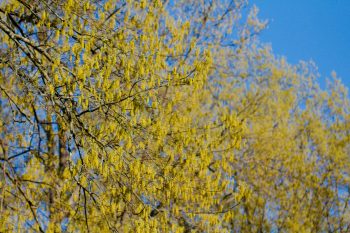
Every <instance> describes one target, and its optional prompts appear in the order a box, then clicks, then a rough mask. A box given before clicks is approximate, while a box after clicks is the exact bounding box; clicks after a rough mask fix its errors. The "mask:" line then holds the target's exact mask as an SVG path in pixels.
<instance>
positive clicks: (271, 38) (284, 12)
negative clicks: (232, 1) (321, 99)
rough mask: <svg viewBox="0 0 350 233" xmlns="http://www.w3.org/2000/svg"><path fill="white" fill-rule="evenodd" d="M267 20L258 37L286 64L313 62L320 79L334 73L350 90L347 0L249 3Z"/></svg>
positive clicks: (349, 0) (254, 0)
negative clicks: (283, 59)
mask: <svg viewBox="0 0 350 233" xmlns="http://www.w3.org/2000/svg"><path fill="white" fill-rule="evenodd" d="M250 3H252V4H255V5H256V6H257V7H258V8H259V9H260V12H259V16H260V18H262V19H268V20H269V26H268V29H266V30H265V31H264V32H262V34H261V35H260V39H261V41H263V42H269V43H271V45H272V48H273V51H274V53H275V54H277V55H283V56H285V57H286V58H287V60H288V61H289V62H290V63H297V62H298V61H299V60H306V61H308V60H313V61H315V63H316V64H317V66H318V68H319V72H320V74H321V75H322V78H321V80H320V83H321V86H323V87H324V83H325V82H324V78H325V77H329V76H330V73H331V71H332V70H334V71H336V73H337V75H338V77H340V78H341V80H342V81H343V83H345V85H346V86H347V87H348V88H349V87H350V0H250Z"/></svg>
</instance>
